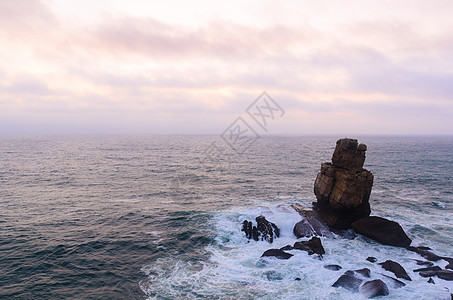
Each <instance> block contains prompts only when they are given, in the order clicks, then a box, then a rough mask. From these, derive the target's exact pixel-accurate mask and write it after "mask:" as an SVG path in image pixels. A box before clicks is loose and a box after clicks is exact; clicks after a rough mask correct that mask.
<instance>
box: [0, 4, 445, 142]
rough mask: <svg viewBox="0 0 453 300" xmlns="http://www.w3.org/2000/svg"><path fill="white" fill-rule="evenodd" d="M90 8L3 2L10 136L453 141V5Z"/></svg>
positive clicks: (2, 123)
mask: <svg viewBox="0 0 453 300" xmlns="http://www.w3.org/2000/svg"><path fill="white" fill-rule="evenodd" d="M198 2H199V3H198ZM80 3H84V2H77V1H58V2H53V1H43V2H40V1H27V0H20V1H19V0H18V1H0V47H1V49H2V51H0V133H14V132H57V133H64V132H112V133H116V132H141V133H221V132H222V131H223V129H224V128H225V127H227V126H228V125H229V123H230V122H231V121H233V120H234V119H235V118H236V117H237V116H238V115H240V114H242V113H244V110H245V108H246V107H248V105H249V104H250V103H251V102H252V101H253V100H254V99H255V98H256V97H257V96H258V95H260V94H261V92H262V91H263V90H265V91H267V92H268V93H269V94H270V95H271V96H272V97H273V98H274V99H275V100H276V101H277V102H278V103H279V104H280V105H281V106H282V107H284V108H285V110H286V115H285V117H284V118H283V119H282V120H279V123H278V125H276V126H275V128H274V129H273V130H274V131H273V132H271V133H274V134H453V129H452V128H453V121H452V118H451V116H452V115H453V99H452V95H453V84H452V82H453V58H452V57H451V52H452V50H453V30H451V28H453V26H452V25H453V24H452V23H453V21H450V18H448V15H447V14H446V11H448V9H451V8H453V7H452V6H453V5H452V4H451V2H450V1H437V3H429V4H428V3H426V2H413V1H410V3H409V2H407V3H406V4H407V7H406V6H401V5H400V4H394V3H392V2H386V1H383V2H382V3H381V2H380V4H376V3H374V2H371V1H370V2H368V1H348V2H347V3H346V4H343V5H342V6H341V7H339V6H338V4H337V3H336V2H334V1H331V2H330V1H327V2H323V4H322V5H321V4H311V5H307V4H300V3H298V2H293V1H285V2H284V3H283V4H281V5H278V6H276V5H275V4H273V3H271V2H269V3H267V2H266V3H264V4H261V2H256V3H255V2H250V3H249V4H248V7H243V5H244V4H241V2H237V3H235V2H233V3H232V5H233V7H237V8H238V9H237V10H234V9H232V8H223V7H216V6H215V5H213V4H211V3H210V2H207V3H204V2H202V1H197V3H198V4H199V5H200V6H192V7H185V9H186V10H182V12H181V10H178V11H176V10H175V9H176V8H175V7H180V6H183V5H184V2H178V1H174V2H172V3H169V4H168V5H166V6H165V5H164V6H155V7H153V6H152V5H151V4H149V3H148V4H147V5H146V6H143V7H142V6H140V5H142V4H143V1H137V2H135V1H127V3H126V2H125V1H108V2H106V3H104V4H105V6H103V5H100V4H99V3H98V4H97V5H98V6H93V7H91V6H89V5H88V4H86V3H85V4H80ZM107 4H109V5H110V6H108V5H107ZM125 4H129V5H125ZM202 4H204V5H203V6H201V5H202ZM83 5H85V6H83ZM199 7H203V10H200V9H199ZM409 7H410V8H409ZM239 8H241V9H242V10H239ZM450 11H451V10H450ZM201 12H202V13H203V14H202V17H201ZM175 16H177V18H176V17H175ZM422 16H423V18H424V19H420V18H421V17H422Z"/></svg>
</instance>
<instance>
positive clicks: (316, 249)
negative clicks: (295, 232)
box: [294, 236, 326, 255]
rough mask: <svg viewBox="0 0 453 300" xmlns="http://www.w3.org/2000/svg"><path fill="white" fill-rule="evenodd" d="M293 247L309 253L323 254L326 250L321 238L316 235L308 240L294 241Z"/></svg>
mask: <svg viewBox="0 0 453 300" xmlns="http://www.w3.org/2000/svg"><path fill="white" fill-rule="evenodd" d="M294 249H298V250H304V251H307V252H308V254H309V255H312V254H314V253H316V254H321V255H322V254H324V253H326V251H325V250H324V247H323V246H322V244H321V239H320V238H318V237H316V236H315V237H312V238H311V239H310V240H309V241H302V242H296V243H294Z"/></svg>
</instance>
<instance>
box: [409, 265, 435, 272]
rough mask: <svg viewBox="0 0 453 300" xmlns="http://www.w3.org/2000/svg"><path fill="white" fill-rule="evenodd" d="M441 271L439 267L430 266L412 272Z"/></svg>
mask: <svg viewBox="0 0 453 300" xmlns="http://www.w3.org/2000/svg"><path fill="white" fill-rule="evenodd" d="M440 270H442V269H441V268H440V267H439V266H432V267H426V268H420V269H415V270H414V272H424V271H440Z"/></svg>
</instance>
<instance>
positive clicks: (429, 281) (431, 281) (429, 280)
mask: <svg viewBox="0 0 453 300" xmlns="http://www.w3.org/2000/svg"><path fill="white" fill-rule="evenodd" d="M428 283H432V284H436V283H435V282H434V279H433V278H432V277H429V279H428Z"/></svg>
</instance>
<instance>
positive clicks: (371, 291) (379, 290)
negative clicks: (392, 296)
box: [360, 279, 389, 298]
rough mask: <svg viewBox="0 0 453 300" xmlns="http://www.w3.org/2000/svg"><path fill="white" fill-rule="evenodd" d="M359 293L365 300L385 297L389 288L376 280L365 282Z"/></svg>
mask: <svg viewBox="0 0 453 300" xmlns="http://www.w3.org/2000/svg"><path fill="white" fill-rule="evenodd" d="M360 293H361V294H362V295H364V296H365V297H367V298H374V297H378V296H387V295H388V294H389V288H388V287H387V285H386V284H385V283H384V282H383V281H382V280H380V279H376V280H371V281H367V282H365V283H364V284H363V285H362V286H361V287H360Z"/></svg>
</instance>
